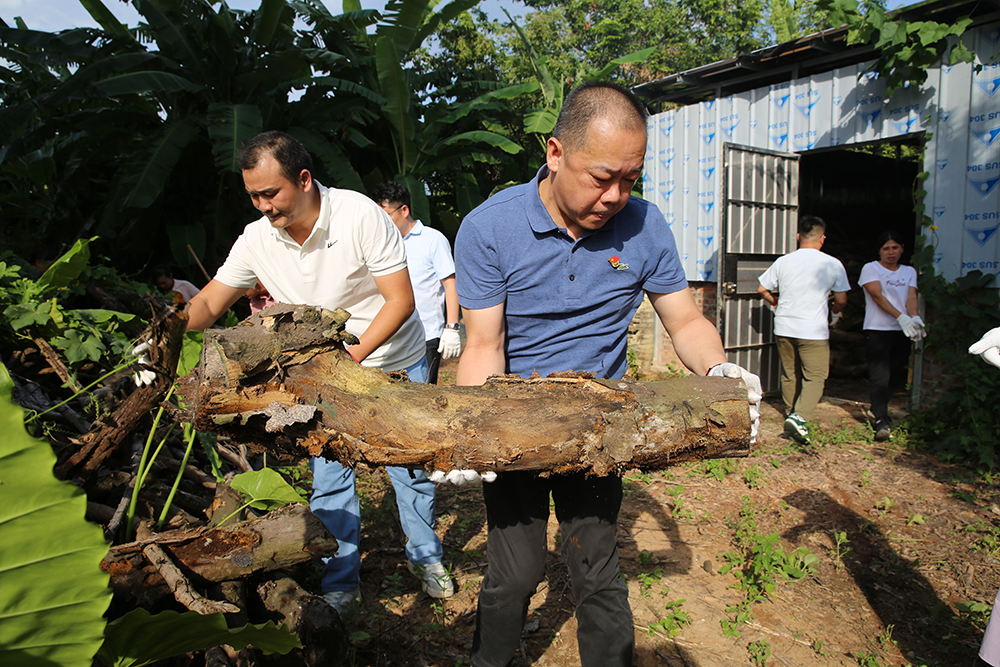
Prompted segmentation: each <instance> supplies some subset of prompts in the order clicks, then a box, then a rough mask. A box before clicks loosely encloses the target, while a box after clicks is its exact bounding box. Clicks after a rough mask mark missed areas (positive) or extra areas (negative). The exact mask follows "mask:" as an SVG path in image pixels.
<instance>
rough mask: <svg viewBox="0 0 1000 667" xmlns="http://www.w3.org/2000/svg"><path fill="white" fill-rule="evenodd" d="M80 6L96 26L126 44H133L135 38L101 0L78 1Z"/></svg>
mask: <svg viewBox="0 0 1000 667" xmlns="http://www.w3.org/2000/svg"><path fill="white" fill-rule="evenodd" d="M80 4H81V5H83V8H84V9H86V10H87V12H88V13H89V14H90V15H91V17H93V19H94V20H95V21H97V23H98V25H100V26H101V27H102V28H104V29H105V30H107V31H108V32H110V33H111V34H112V35H114V36H115V37H117V38H119V39H124V40H126V41H128V42H132V43H133V44H134V43H135V38H134V37H132V33H130V32H129V31H128V28H126V27H125V26H124V25H122V23H121V21H119V20H118V17H116V16H115V15H114V14H112V13H111V10H109V9H108V8H107V7H105V6H104V3H103V2H101V0H80Z"/></svg>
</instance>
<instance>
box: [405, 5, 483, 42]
mask: <svg viewBox="0 0 1000 667" xmlns="http://www.w3.org/2000/svg"><path fill="white" fill-rule="evenodd" d="M478 4H479V0H452V2H449V3H448V5H447V6H446V7H445V8H444V9H442V10H441V11H439V12H435V13H433V14H431V15H430V16H426V17H424V22H423V25H421V26H420V28H419V29H418V30H417V31H416V34H415V35H414V36H413V39H412V41H411V42H410V44H409V47H408V51H416V50H417V49H419V48H420V45H421V44H423V42H424V40H425V39H427V38H428V37H430V36H431V35H432V34H434V32H435V31H436V30H437V29H438V28H439V27H441V26H442V25H444V24H445V23H449V22H451V21H452V20H454V18H455V17H456V16H458V15H459V14H461V13H462V12H464V11H467V10H469V9H471V8H473V7H475V6H476V5H478Z"/></svg>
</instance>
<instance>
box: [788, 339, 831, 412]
mask: <svg viewBox="0 0 1000 667" xmlns="http://www.w3.org/2000/svg"><path fill="white" fill-rule="evenodd" d="M775 338H776V339H777V342H778V358H779V359H781V398H782V400H784V401H785V412H786V414H789V413H792V412H794V413H795V414H797V415H799V416H800V417H802V418H803V419H805V420H806V421H812V418H813V411H814V410H815V409H816V404H817V403H819V399H820V398H822V397H823V387H824V385H825V384H826V378H827V376H828V375H829V374H830V341H828V340H806V339H804V338H786V337H784V336H775Z"/></svg>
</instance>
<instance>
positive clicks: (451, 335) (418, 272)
mask: <svg viewBox="0 0 1000 667" xmlns="http://www.w3.org/2000/svg"><path fill="white" fill-rule="evenodd" d="M371 196H372V200H374V201H375V203H376V204H378V205H379V206H381V207H382V210H383V211H385V212H386V213H388V214H389V217H390V218H392V221H393V222H394V223H395V224H396V229H398V230H399V233H400V234H402V235H403V243H404V244H405V245H406V268H407V269H408V270H409V272H410V282H411V283H413V299H414V301H415V302H416V305H417V314H418V315H420V323H421V324H422V325H424V338H425V339H426V341H427V367H428V370H427V382H428V383H430V384H437V377H438V367H439V366H440V364H441V359H453V358H454V357H457V356H458V355H459V354H460V353H461V352H462V341H461V338H460V337H459V334H458V292H457V291H455V260H454V259H452V256H451V246H450V245H449V244H448V239H446V238H445V236H444V234H442V233H441V232H439V231H438V230H436V229H434V228H433V227H427V226H425V225H424V224H423V223H422V222H420V221H419V220H414V219H413V215H412V213H411V210H410V191H409V190H407V189H406V187H405V186H404V185H403V184H402V183H397V182H396V181H386V182H385V183H382V184H381V185H379V186H378V187H376V188H375V189H374V190H372V192H371Z"/></svg>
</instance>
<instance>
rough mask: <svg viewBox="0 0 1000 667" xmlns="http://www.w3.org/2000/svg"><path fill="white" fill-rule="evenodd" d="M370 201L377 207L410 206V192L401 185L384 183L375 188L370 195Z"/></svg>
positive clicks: (394, 182)
mask: <svg viewBox="0 0 1000 667" xmlns="http://www.w3.org/2000/svg"><path fill="white" fill-rule="evenodd" d="M371 199H372V201H373V202H375V203H376V204H378V205H379V206H381V205H382V204H399V205H400V206H410V191H409V190H408V189H407V188H406V186H405V185H403V184H402V183H397V182H396V181H386V182H385V183H380V184H379V185H376V186H375V189H374V190H372V193H371Z"/></svg>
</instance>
